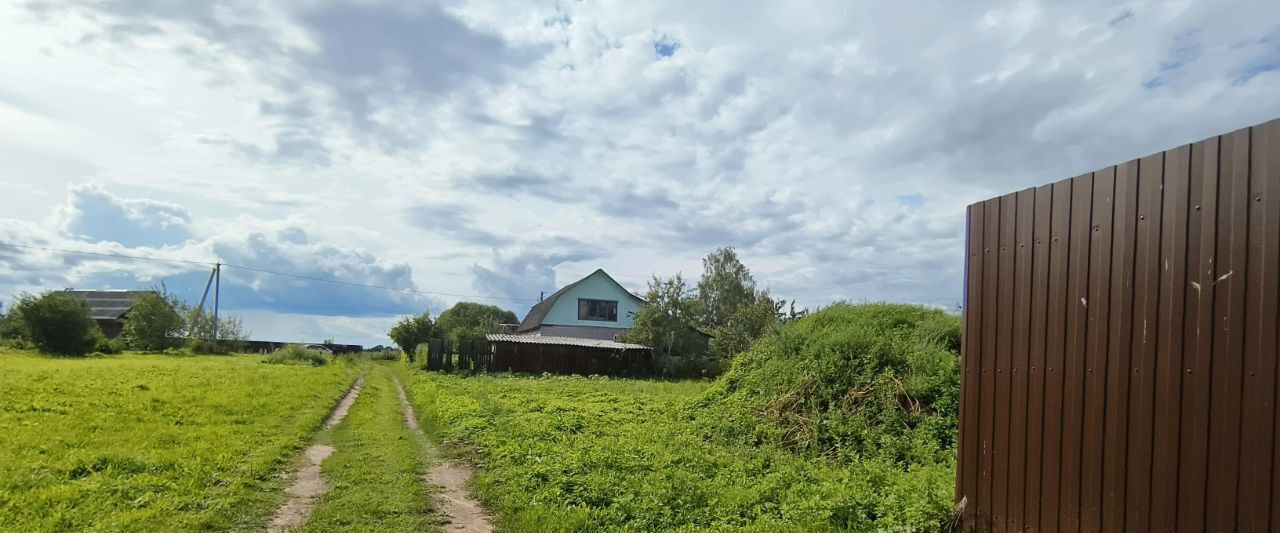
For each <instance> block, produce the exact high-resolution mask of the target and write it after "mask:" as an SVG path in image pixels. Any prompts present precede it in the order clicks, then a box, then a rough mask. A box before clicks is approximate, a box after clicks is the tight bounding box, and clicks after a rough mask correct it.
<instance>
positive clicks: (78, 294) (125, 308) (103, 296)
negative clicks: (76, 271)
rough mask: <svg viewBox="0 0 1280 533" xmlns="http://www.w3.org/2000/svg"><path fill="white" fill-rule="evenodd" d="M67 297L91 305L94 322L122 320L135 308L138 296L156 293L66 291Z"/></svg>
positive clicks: (90, 310) (90, 311) (90, 309)
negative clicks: (134, 303)
mask: <svg viewBox="0 0 1280 533" xmlns="http://www.w3.org/2000/svg"><path fill="white" fill-rule="evenodd" d="M64 292H65V293H66V294H67V295H69V296H72V297H75V298H79V299H81V300H84V301H85V303H86V304H89V316H90V318H92V319H94V320H120V319H121V318H123V317H124V315H125V313H128V312H129V310H130V309H132V308H133V301H134V299H136V298H137V297H138V296H141V295H143V294H148V293H154V292H155V291H124V290H120V291H75V290H67V291H64Z"/></svg>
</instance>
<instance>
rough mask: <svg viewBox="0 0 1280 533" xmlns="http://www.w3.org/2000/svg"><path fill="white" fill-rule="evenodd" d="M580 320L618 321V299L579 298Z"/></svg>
mask: <svg viewBox="0 0 1280 533" xmlns="http://www.w3.org/2000/svg"><path fill="white" fill-rule="evenodd" d="M578 320H599V321H601V322H617V321H618V302H617V301H616V300H588V299H586V298H579V299H578Z"/></svg>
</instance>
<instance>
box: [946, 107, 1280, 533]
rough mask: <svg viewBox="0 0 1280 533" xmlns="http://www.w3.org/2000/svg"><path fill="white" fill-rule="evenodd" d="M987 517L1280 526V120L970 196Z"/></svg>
mask: <svg viewBox="0 0 1280 533" xmlns="http://www.w3.org/2000/svg"><path fill="white" fill-rule="evenodd" d="M967 254H968V255H967V262H966V272H965V303H964V316H965V326H964V327H965V331H964V332H965V336H964V343H963V350H962V351H963V356H962V359H963V363H962V366H963V379H962V384H963V385H962V389H963V390H962V401H961V414H960V427H961V430H960V450H959V475H958V478H957V482H956V489H957V490H956V499H957V502H959V503H960V504H962V505H963V506H964V511H963V517H964V520H965V524H966V526H967V528H969V529H976V530H981V531H1047V532H1053V531H1206V530H1207V531H1236V530H1239V531H1265V530H1271V531H1276V530H1280V445H1278V444H1280V441H1278V440H1277V435H1276V428H1277V427H1280V410H1277V409H1276V408H1275V406H1276V402H1277V400H1278V398H1277V393H1278V392H1280V389H1277V387H1276V384H1277V370H1278V369H1277V364H1276V360H1277V358H1280V352H1278V351H1277V342H1276V341H1277V334H1276V332H1277V330H1278V329H1280V319H1278V318H1277V306H1278V303H1277V302H1278V301H1280V287H1278V286H1280V280H1278V278H1280V274H1278V273H1277V263H1280V120H1276V121H1272V122H1268V123H1266V124H1262V125H1259V126H1255V127H1253V128H1246V129H1242V130H1239V131H1236V132H1233V133H1230V134H1227V135H1222V136H1219V137H1214V138H1210V139H1206V140H1204V141H1200V142H1197V143H1194V144H1191V145H1187V146H1181V147H1178V148H1175V149H1172V150H1169V151H1166V152H1162V153H1159V154H1155V155H1151V156H1148V157H1144V158H1141V159H1138V160H1134V161H1130V162H1128V163H1124V164H1120V165H1116V166H1113V167H1109V168H1106V169H1103V170H1100V171H1097V172H1092V173H1089V174H1085V175H1082V176H1079V177H1076V178H1072V179H1068V180H1064V181H1060V182H1058V183H1054V184H1051V185H1045V186H1042V187H1037V188H1033V189H1027V190H1024V191H1021V192H1017V193H1014V194H1009V195H1006V196H1002V197H999V198H993V199H991V200H987V201H985V202H981V203H978V204H974V205H972V206H970V207H969V211H968V235H967Z"/></svg>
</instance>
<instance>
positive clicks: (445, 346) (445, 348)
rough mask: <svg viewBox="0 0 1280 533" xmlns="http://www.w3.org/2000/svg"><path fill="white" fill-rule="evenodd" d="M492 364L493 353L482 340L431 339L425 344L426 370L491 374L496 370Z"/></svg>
mask: <svg viewBox="0 0 1280 533" xmlns="http://www.w3.org/2000/svg"><path fill="white" fill-rule="evenodd" d="M493 363H494V358H493V351H492V349H491V348H490V347H489V341H486V340H484V339H479V340H461V341H457V342H454V341H450V340H446V339H431V340H430V341H428V344H427V360H426V362H425V366H426V369H427V370H440V371H444V372H453V371H471V372H491V371H493V370H495V368H496V367H495V366H494V364H493Z"/></svg>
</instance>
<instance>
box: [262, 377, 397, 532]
mask: <svg viewBox="0 0 1280 533" xmlns="http://www.w3.org/2000/svg"><path fill="white" fill-rule="evenodd" d="M398 385H399V384H397V386H398ZM363 387H364V379H363V378H361V379H358V380H356V382H355V384H354V385H352V386H351V389H350V390H348V391H347V395H346V396H343V397H342V400H341V401H339V402H338V405H337V406H335V407H334V408H333V411H332V412H330V413H329V416H328V418H325V420H324V429H329V428H332V427H334V426H336V425H338V423H340V422H342V419H344V418H346V417H347V412H349V411H350V410H351V406H352V405H353V404H355V403H356V398H357V397H359V396H360V390H361V389H362V388H363ZM333 451H334V449H333V446H329V445H327V444H312V445H311V446H308V447H307V449H306V450H305V451H304V452H303V456H304V457H305V458H306V463H305V464H303V466H302V467H301V468H299V469H298V471H297V473H296V474H295V475H294V481H293V484H292V485H290V486H289V488H287V489H285V492H286V493H288V494H289V499H288V500H286V501H285V502H284V504H283V505H281V506H280V508H279V509H276V512H275V514H274V515H273V516H272V517H271V521H270V522H268V523H267V531H268V532H269V533H281V532H284V531H289V530H291V529H294V528H297V527H300V526H302V525H303V524H306V523H307V519H308V518H310V517H311V511H312V510H314V509H315V507H316V500H317V499H319V497H320V495H322V494H324V493H325V491H327V490H329V485H328V484H327V483H325V481H324V477H323V476H321V475H320V464H321V463H323V462H324V460H325V459H326V458H328V457H329V455H330V454H332V453H333Z"/></svg>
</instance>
